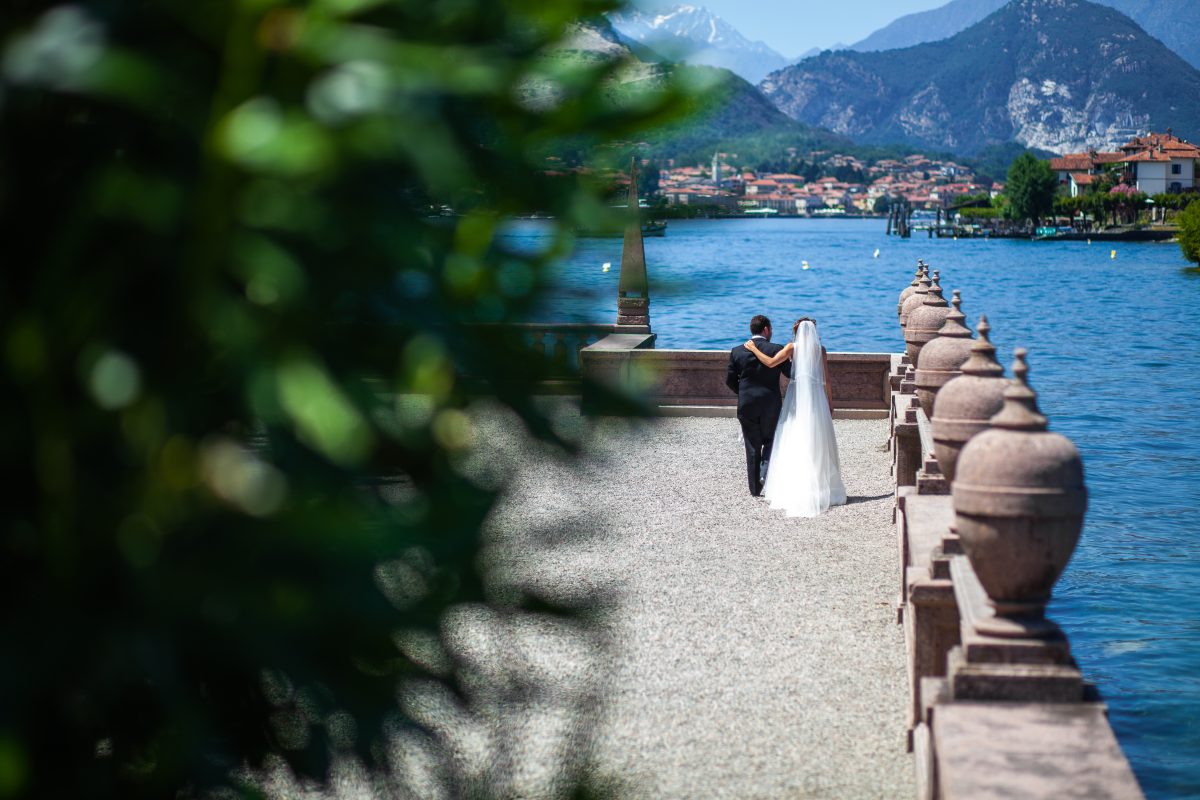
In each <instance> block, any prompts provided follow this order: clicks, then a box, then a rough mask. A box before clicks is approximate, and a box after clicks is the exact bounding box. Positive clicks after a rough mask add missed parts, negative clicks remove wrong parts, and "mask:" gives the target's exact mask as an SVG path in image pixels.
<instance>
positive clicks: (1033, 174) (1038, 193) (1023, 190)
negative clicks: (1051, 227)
mask: <svg viewBox="0 0 1200 800" xmlns="http://www.w3.org/2000/svg"><path fill="white" fill-rule="evenodd" d="M1057 191H1058V176H1057V175H1056V174H1055V172H1054V170H1052V169H1050V164H1049V163H1048V162H1046V161H1042V160H1040V159H1039V158H1037V157H1036V156H1034V155H1033V154H1032V153H1028V152H1026V153H1023V154H1022V155H1020V156H1018V157H1017V159H1016V160H1015V161H1013V163H1012V166H1011V167H1009V168H1008V179H1007V181H1006V182H1005V194H1007V195H1008V199H1009V213H1010V214H1011V215H1012V218H1013V219H1017V220H1032V221H1033V224H1034V225H1035V226H1037V225H1038V224H1039V223H1040V222H1041V220H1042V217H1045V216H1046V215H1047V214H1049V213H1051V212H1052V211H1053V209H1054V195H1055V193H1056V192H1057Z"/></svg>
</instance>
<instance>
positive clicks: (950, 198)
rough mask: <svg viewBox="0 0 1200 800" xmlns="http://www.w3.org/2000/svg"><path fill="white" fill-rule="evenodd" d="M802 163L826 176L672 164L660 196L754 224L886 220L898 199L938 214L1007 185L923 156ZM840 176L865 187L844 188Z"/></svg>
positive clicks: (833, 157) (723, 162)
mask: <svg viewBox="0 0 1200 800" xmlns="http://www.w3.org/2000/svg"><path fill="white" fill-rule="evenodd" d="M804 158H805V159H806V160H808V161H809V162H810V163H814V164H820V165H821V167H822V169H823V170H824V171H826V172H827V173H828V174H823V175H822V176H820V177H818V178H815V179H813V180H808V179H806V178H805V177H804V176H802V175H796V174H792V173H786V172H784V173H777V172H766V171H763V172H758V171H755V170H753V169H749V168H745V167H736V166H733V165H734V164H736V163H737V154H736V153H717V154H715V155H714V156H713V161H712V164H711V166H709V167H707V168H704V167H700V166H681V165H676V164H675V163H674V161H673V160H672V161H668V162H667V166H666V167H665V168H664V169H662V170H661V171H660V173H659V178H658V193H659V195H660V196H661V197H662V198H663V200H664V201H665V202H666V204H667V205H670V206H690V207H696V206H703V207H708V208H711V209H714V210H717V209H719V210H721V211H725V212H727V213H742V214H748V215H751V216H754V215H763V216H769V215H775V214H781V215H785V216H814V215H817V216H844V215H851V216H854V215H874V214H883V213H885V212H886V211H887V209H888V208H889V207H890V205H891V204H892V203H893V202H894V201H895V199H896V198H903V199H904V200H906V201H907V202H908V203H909V205H910V206H911V207H913V208H915V209H926V210H935V209H937V208H947V207H949V206H951V205H953V204H954V200H956V199H959V198H963V197H966V196H978V195H981V194H984V195H988V196H989V197H994V196H996V195H998V194H1000V193H1001V192H1003V191H1004V184H1002V183H998V182H989V183H987V184H983V183H978V182H977V181H976V176H975V174H974V173H973V172H972V171H971V169H970V168H969V167H966V166H964V165H962V164H959V163H956V162H953V161H941V160H937V159H933V158H930V157H928V156H924V155H919V154H918V155H910V156H906V157H904V158H902V159H881V160H879V161H876V162H874V163H871V164H867V163H864V162H863V161H862V160H860V159H858V158H856V157H854V156H852V155H846V154H843V153H833V152H830V151H820V150H818V151H812V152H809V153H806V154H805V155H804ZM835 172H837V173H842V174H845V173H846V172H850V173H852V174H858V175H861V176H863V179H862V180H860V181H854V180H845V179H841V178H839V177H837V176H836V175H835V174H834V173H835Z"/></svg>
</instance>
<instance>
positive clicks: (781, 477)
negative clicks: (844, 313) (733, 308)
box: [746, 317, 846, 517]
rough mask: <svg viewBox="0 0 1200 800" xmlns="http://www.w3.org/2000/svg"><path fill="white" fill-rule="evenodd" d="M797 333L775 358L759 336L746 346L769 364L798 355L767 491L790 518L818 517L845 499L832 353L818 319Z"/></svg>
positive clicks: (799, 325) (801, 324) (803, 321)
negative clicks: (831, 383)
mask: <svg viewBox="0 0 1200 800" xmlns="http://www.w3.org/2000/svg"><path fill="white" fill-rule="evenodd" d="M792 332H793V333H794V334H795V336H794V341H792V342H791V343H789V344H787V345H785V346H784V348H783V349H782V350H780V351H779V352H778V353H776V354H775V355H774V356H772V357H770V358H768V357H767V356H766V355H765V354H764V353H763V352H762V351H761V350H759V349H758V348H757V347H756V346H755V344H754V340H753V339H752V340H750V341H749V342H746V349H747V350H749V351H750V352H751V353H753V354H754V355H755V357H757V358H758V360H759V361H761V362H762V363H763V364H765V365H766V366H768V367H774V366H777V365H779V364H781V363H783V362H784V361H786V360H787V359H789V358H790V359H792V376H791V377H792V382H791V383H789V384H788V388H787V394H786V395H784V398H783V410H782V411H781V413H780V415H779V425H778V427H777V428H776V429H775V448H774V452H773V453H772V455H771V463H770V465H769V466H768V468H767V480H766V483H765V484H764V485H763V494H764V495H765V496H766V497H767V499H768V500H770V502H771V507H772V508H782V509H783V510H784V511H785V512H786V513H787V515H788V516H789V517H815V516H817V515H818V514H820V513H821V512H823V511H825V510H826V509H828V508H829V507H830V506H837V505H842V504H843V503H845V502H846V487H845V486H844V485H843V484H842V474H841V465H840V464H839V462H838V452H837V440H836V439H835V438H834V434H833V392H832V390H831V389H830V387H829V364H828V357H827V355H826V353H825V348H824V347H822V346H821V339H820V337H819V336H817V325H816V322H814V321H813V320H812V319H811V318H809V317H801V318H800V319H799V320H797V321H796V324H795V325H794V326H793V327H792Z"/></svg>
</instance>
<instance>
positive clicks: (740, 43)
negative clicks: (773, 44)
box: [610, 5, 788, 83]
mask: <svg viewBox="0 0 1200 800" xmlns="http://www.w3.org/2000/svg"><path fill="white" fill-rule="evenodd" d="M610 19H611V20H612V24H613V27H614V28H616V30H617V32H618V33H620V34H621V36H622V37H624V38H625V39H627V40H628V41H630V42H636V43H638V44H642V45H644V46H646V47H648V48H650V49H651V50H653V51H655V52H657V53H660V54H661V55H662V56H663V57H664V58H666V59H667V60H670V61H682V62H686V63H688V64H695V65H701V66H709V67H721V68H723V69H727V70H730V71H731V72H735V73H737V74H738V75H740V76H741V77H743V78H745V79H746V80H748V81H750V82H751V83H758V82H759V81H761V80H762V79H763V78H765V77H766V76H767V74H768V73H770V72H773V71H775V70H777V69H779V68H780V67H783V66H786V65H787V63H788V59H786V58H784V57H783V56H781V55H780V54H779V53H777V52H775V51H774V50H772V49H771V48H770V47H768V46H767V45H765V44H763V43H762V42H752V41H750V40H749V39H747V38H746V37H745V36H743V35H742V34H741V33H739V32H738V31H737V29H735V28H734V27H733V26H732V25H730V24H729V23H728V22H726V21H725V20H723V19H721V18H720V17H718V16H716V15H715V14H713V13H712V12H711V11H709V10H707V9H705V8H701V7H699V6H687V5H680V6H674V7H673V8H670V9H667V10H665V11H660V12H646V11H638V10H634V9H630V10H627V11H624V12H621V13H616V14H613V15H611V17H610Z"/></svg>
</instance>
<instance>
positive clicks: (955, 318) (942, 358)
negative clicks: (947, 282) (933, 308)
mask: <svg viewBox="0 0 1200 800" xmlns="http://www.w3.org/2000/svg"><path fill="white" fill-rule="evenodd" d="M927 302H928V301H927ZM951 306H953V307H952V308H951V309H950V310H949V313H947V314H946V321H945V322H944V323H942V327H941V328H939V329H938V332H937V336H935V337H934V338H933V339H931V340H930V341H929V342H927V343H926V344H925V346H924V347H922V348H921V351H920V353H919V354H918V358H917V370H916V376H915V379H914V380H915V382H916V393H917V400H919V401H920V403H921V408H923V409H925V415H926V416H927V417H929V418H930V419H931V420H932V419H933V404H934V401H935V400H936V398H937V394H938V392H939V391H941V388H942V387H943V386H945V385H946V384H947V383H949V382H950V381H952V380H954V379H955V378H957V377H958V376H959V375H961V374H962V365H963V362H965V361H966V360H967V359H968V358H969V357H970V355H971V345H972V344H973V342H972V341H971V329H970V328H968V327H967V326H966V325H964V324H963V321H964V320H965V319H966V318H967V316H966V315H965V314H963V312H962V293H961V292H960V291H959V290H958V289H955V290H954V299H953V300H952V301H951Z"/></svg>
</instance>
